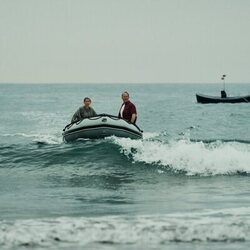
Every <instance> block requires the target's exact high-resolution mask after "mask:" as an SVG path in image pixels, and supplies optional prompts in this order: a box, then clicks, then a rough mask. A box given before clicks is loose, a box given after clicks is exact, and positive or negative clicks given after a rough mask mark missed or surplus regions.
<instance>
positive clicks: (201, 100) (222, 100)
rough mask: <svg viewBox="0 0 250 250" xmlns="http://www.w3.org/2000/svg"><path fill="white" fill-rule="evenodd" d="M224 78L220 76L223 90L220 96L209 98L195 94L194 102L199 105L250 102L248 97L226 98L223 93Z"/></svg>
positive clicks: (225, 94) (249, 96)
mask: <svg viewBox="0 0 250 250" xmlns="http://www.w3.org/2000/svg"><path fill="white" fill-rule="evenodd" d="M225 78H226V75H222V77H221V80H222V81H223V89H222V90H221V96H220V97H219V96H209V95H202V94H196V100H197V102H199V103H240V102H250V95H246V96H232V97H228V96H227V93H226V91H225Z"/></svg>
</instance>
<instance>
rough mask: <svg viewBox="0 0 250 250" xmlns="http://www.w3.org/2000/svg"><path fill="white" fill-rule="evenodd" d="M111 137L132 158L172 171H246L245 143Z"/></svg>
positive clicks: (249, 154) (249, 168) (248, 150)
mask: <svg viewBox="0 0 250 250" xmlns="http://www.w3.org/2000/svg"><path fill="white" fill-rule="evenodd" d="M112 141H113V143H115V144H117V145H119V146H120V151H121V153H123V154H125V155H126V156H127V157H128V158H129V159H132V160H133V162H143V163H147V164H151V165H152V164H153V165H159V166H163V167H165V168H167V169H169V170H171V171H173V172H175V173H180V172H183V173H185V174H186V175H203V176H211V175H228V174H235V173H236V174H238V173H245V174H249V173H250V165H249V162H250V145H249V143H242V142H239V141H235V140H233V141H221V140H214V141H213V142H203V141H191V140H189V139H180V140H170V141H167V142H163V141H155V140H137V141H135V140H131V139H126V138H115V137H113V138H112Z"/></svg>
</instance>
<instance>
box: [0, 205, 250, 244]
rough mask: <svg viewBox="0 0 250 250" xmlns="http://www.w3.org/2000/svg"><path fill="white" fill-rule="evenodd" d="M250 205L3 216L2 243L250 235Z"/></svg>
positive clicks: (245, 237) (177, 239)
mask: <svg viewBox="0 0 250 250" xmlns="http://www.w3.org/2000/svg"><path fill="white" fill-rule="evenodd" d="M249 208H250V207H243V208H233V209H224V210H217V211H216V210H211V211H203V212H200V213H191V212H190V213H182V214H164V215H144V216H142V215H140V216H125V215H120V216H102V217H79V218H75V217H74V218H72V217H60V218H55V219H47V218H45V219H27V220H16V221H0V246H4V247H5V248H13V247H18V246H32V247H51V246H55V245H56V246H57V247H64V246H69V245H70V244H72V245H74V246H87V245H90V244H94V243H99V244H103V243H105V244H107V243H108V244H116V245H117V244H122V245H124V244H129V245H131V244H134V245H140V246H141V245H148V244H150V245H164V244H169V242H242V241H249V240H250V214H249Z"/></svg>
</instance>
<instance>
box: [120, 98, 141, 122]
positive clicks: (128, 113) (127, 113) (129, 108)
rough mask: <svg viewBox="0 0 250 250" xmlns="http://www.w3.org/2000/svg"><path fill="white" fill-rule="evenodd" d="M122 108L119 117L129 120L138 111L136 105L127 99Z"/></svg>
mask: <svg viewBox="0 0 250 250" xmlns="http://www.w3.org/2000/svg"><path fill="white" fill-rule="evenodd" d="M123 105H125V107H124V110H123V112H122V115H121V109H122V106H123ZM122 106H121V108H120V111H119V114H118V117H119V118H123V119H125V120H128V121H129V122H130V121H131V118H132V114H137V113H136V107H135V105H134V104H133V103H132V102H130V101H127V102H124V103H123V104H122Z"/></svg>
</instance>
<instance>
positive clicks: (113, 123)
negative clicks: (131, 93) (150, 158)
mask: <svg viewBox="0 0 250 250" xmlns="http://www.w3.org/2000/svg"><path fill="white" fill-rule="evenodd" d="M142 132H143V131H142V130H141V129H140V128H139V127H138V126H137V125H135V124H132V123H129V122H127V121H126V120H124V119H121V118H118V117H117V116H113V115H109V114H100V115H97V116H94V117H91V118H85V119H83V120H81V121H78V122H74V123H70V124H68V125H67V126H66V127H65V128H64V129H63V134H62V135H63V140H64V141H65V142H71V141H75V140H77V139H100V138H105V137H108V136H112V135H114V136H117V137H126V138H131V139H141V138H142Z"/></svg>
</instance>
